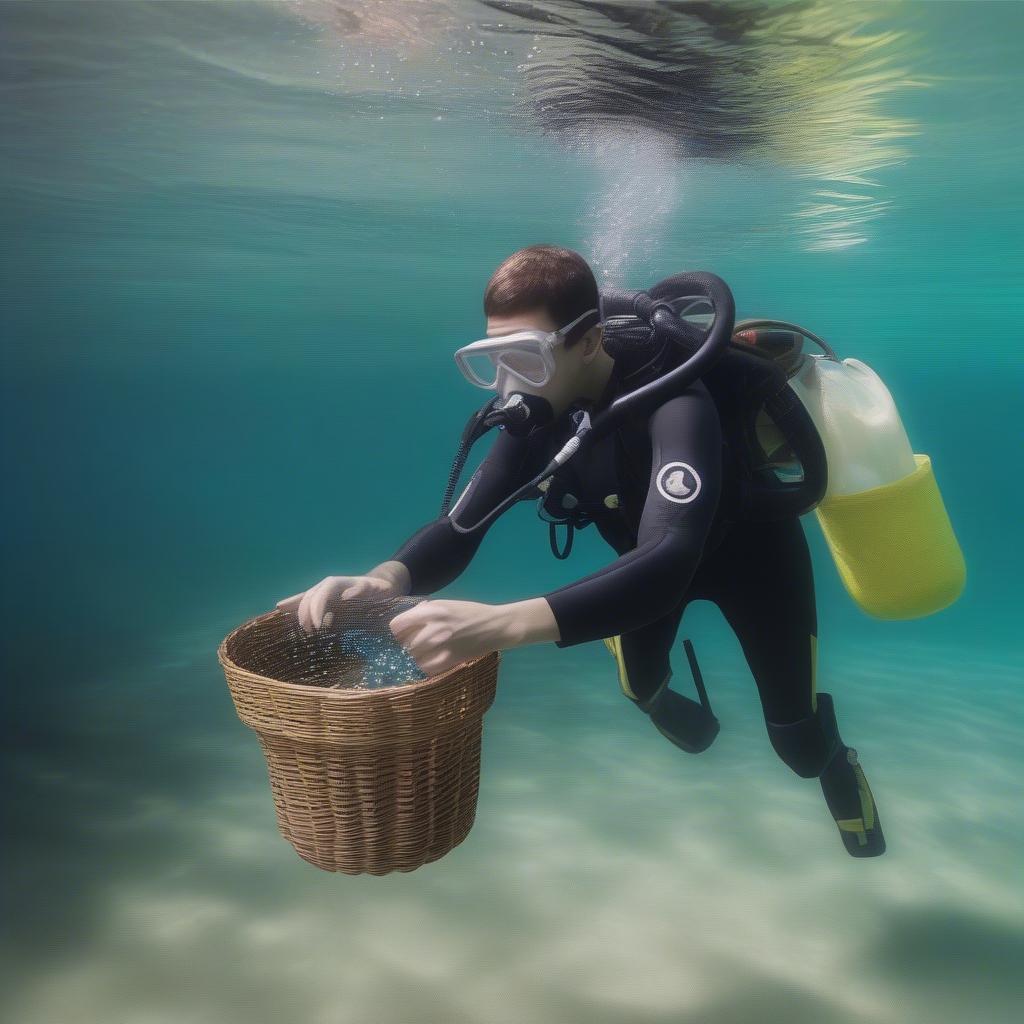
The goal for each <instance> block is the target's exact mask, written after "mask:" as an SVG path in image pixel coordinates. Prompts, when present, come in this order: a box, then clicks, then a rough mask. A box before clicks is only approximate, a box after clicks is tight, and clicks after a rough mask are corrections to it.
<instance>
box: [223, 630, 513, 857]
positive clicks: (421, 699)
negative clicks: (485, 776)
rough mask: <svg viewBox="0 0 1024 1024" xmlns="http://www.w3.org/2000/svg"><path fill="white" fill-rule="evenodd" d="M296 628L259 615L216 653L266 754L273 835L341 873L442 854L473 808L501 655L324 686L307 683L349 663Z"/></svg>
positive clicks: (458, 837) (460, 835) (460, 836)
mask: <svg viewBox="0 0 1024 1024" xmlns="http://www.w3.org/2000/svg"><path fill="white" fill-rule="evenodd" d="M294 624H295V616H294V615H293V614H291V613H286V612H284V611H280V610H275V611H272V612H268V613H266V614H264V615H259V616H257V617H256V618H254V619H250V620H249V621H248V622H245V623H243V624H242V625H241V626H239V627H238V628H237V629H235V630H233V631H232V632H231V633H229V634H228V635H227V636H226V637H225V638H224V640H223V641H222V642H221V644H220V647H219V648H218V650H217V657H218V659H219V661H220V663H221V665H222V666H223V668H224V674H225V675H226V677H227V682H228V689H229V690H230V691H231V697H232V700H233V701H234V703H235V709H236V710H237V712H238V717H239V718H240V719H241V720H242V721H243V722H244V723H245V724H246V725H247V726H249V727H250V728H251V729H254V730H255V732H256V735H257V737H258V738H259V741H260V746H261V747H262V748H263V753H264V754H265V756H266V759H267V768H268V771H269V774H270V789H271V792H272V793H273V797H274V807H275V809H276V812H277V823H278V827H279V828H280V830H281V834H282V835H283V836H284V837H285V839H287V840H288V842H289V843H291V844H292V846H293V847H294V848H295V850H296V852H297V853H298V854H299V856H300V857H302V858H303V859H304V860H307V861H309V863H311V864H315V865H316V866H317V867H318V868H323V869H324V870H325V871H341V872H344V873H345V874H350V875H357V874H362V873H369V874H372V875H384V874H388V873H389V872H391V871H413V870H415V869H416V868H418V867H420V866H421V865H423V864H427V863H429V862H430V861H435V860H438V859H439V858H440V857H443V856H444V855H445V854H446V853H448V851H449V850H452V849H454V848H455V847H456V846H458V845H459V843H461V842H462V841H463V840H464V839H465V838H466V836H467V835H469V831H470V829H471V828H472V826H473V821H474V818H475V816H476V803H477V793H478V791H479V784H480V743H481V737H482V732H483V716H484V712H486V711H487V709H488V708H489V707H490V706H491V704H492V703H493V701H494V695H495V690H496V687H497V678H498V661H499V658H500V655H499V653H498V652H497V651H492V652H490V653H489V654H486V655H484V656H483V657H480V658H476V659H474V660H472V661H467V662H463V663H462V664H460V665H456V666H455V667H454V668H451V669H449V670H448V671H446V672H443V673H441V674H440V675H436V676H431V677H430V678H428V679H424V680H421V681H414V682H410V683H407V684H405V685H402V686H392V687H387V688H383V689H376V690H366V689H352V688H347V689H346V688H340V689H339V688H327V687H325V685H324V683H323V682H322V681H321V682H320V685H310V683H311V682H313V680H315V679H316V678H318V677H322V676H324V675H325V674H329V675H330V676H331V677H332V678H335V679H337V678H341V679H344V677H345V673H346V672H347V671H350V670H351V669H352V666H350V665H346V664H344V663H342V662H341V661H339V657H338V655H337V654H335V655H333V658H334V662H333V663H330V662H329V661H325V656H326V657H327V658H330V657H332V656H331V655H330V653H329V651H330V648H329V647H328V646H327V645H326V644H325V643H324V638H323V637H322V636H319V635H318V634H317V633H312V634H308V635H307V634H303V633H302V632H301V631H299V630H297V629H296V628H295V625H294ZM325 652H327V654H326V655H325ZM311 666H315V668H311Z"/></svg>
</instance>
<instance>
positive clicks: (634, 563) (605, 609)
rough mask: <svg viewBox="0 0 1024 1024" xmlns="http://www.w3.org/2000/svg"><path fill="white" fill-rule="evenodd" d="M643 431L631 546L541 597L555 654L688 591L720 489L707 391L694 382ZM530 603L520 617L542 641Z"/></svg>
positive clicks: (664, 609) (629, 624) (664, 607)
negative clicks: (642, 487) (646, 450)
mask: <svg viewBox="0 0 1024 1024" xmlns="http://www.w3.org/2000/svg"><path fill="white" fill-rule="evenodd" d="M649 431H650V436H651V451H652V462H651V477H650V482H649V484H648V490H647V499H646V502H645V504H644V510H643V514H642V516H641V520H640V528H639V530H638V535H637V546H636V547H635V548H634V549H633V550H632V551H627V552H626V553H625V554H624V555H622V556H621V557H620V558H618V559H617V560H616V561H614V562H612V563H611V564H610V565H607V566H605V567H604V568H603V569H599V570H598V571H597V572H594V573H591V574H590V575H589V576H585V577H583V579H581V580H577V581H575V582H574V583H569V584H567V585H566V586H564V587H560V588H559V589H557V590H554V591H552V592H550V593H548V594H545V595H543V600H545V601H547V603H548V605H549V606H550V608H551V612H552V615H553V617H554V620H555V622H556V623H557V627H558V633H559V636H560V639H558V640H556V641H555V643H556V644H557V645H558V646H559V647H572V646H573V645H575V644H581V643H585V642H587V641H588V640H599V639H601V638H602V637H609V636H615V635H617V634H620V633H625V632H628V631H629V630H632V629H637V628H638V627H640V626H643V625H646V624H647V623H649V622H653V621H654V620H655V619H658V618H660V617H661V616H662V615H665V614H667V613H668V612H669V611H671V609H672V608H673V607H674V606H675V605H676V604H677V603H678V602H679V600H680V599H681V598H682V596H683V594H684V593H685V592H686V589H687V587H689V585H690V580H691V579H692V577H693V574H694V571H695V570H696V568H697V563H698V562H699V561H700V557H701V553H702V551H703V549H704V542H705V540H706V539H707V536H708V532H709V531H710V529H711V524H712V521H713V520H714V516H715V510H716V509H717V507H718V499H719V494H720V492H721V487H722V451H721V446H722V433H721V424H720V423H719V419H718V410H717V409H716V407H715V404H714V401H713V399H712V398H711V395H710V393H709V392H708V390H707V387H706V386H705V385H704V384H703V383H702V382H700V381H698V382H696V383H695V384H694V385H692V386H691V387H690V388H688V389H687V390H686V391H685V392H684V393H683V394H682V395H677V396H676V397H674V398H671V399H669V400H668V401H667V402H665V403H664V404H662V405H661V406H659V407H658V409H657V410H655V412H654V413H653V414H652V416H651V419H650V424H649ZM674 463H680V464H683V465H681V466H674V465H673V464H674ZM698 480H699V485H698V482H697V481H698ZM530 603H531V602H522V605H523V609H521V610H522V611H526V612H528V613H529V616H530V620H531V621H533V622H534V623H535V627H534V628H535V629H537V630H538V631H539V632H540V633H541V634H545V635H549V634H550V623H548V624H545V622H544V619H543V617H541V616H539V615H537V614H536V612H535V611H533V610H531V609H528V608H526V605H528V604H530ZM507 607H515V606H507ZM520 642H522V643H530V642H534V641H532V640H529V639H527V640H522V641H520Z"/></svg>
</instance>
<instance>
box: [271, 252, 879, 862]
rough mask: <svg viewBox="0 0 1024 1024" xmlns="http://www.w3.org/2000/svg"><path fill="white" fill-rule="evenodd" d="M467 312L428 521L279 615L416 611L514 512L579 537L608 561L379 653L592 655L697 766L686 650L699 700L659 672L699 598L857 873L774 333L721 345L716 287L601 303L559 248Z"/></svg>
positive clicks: (817, 454) (821, 482)
mask: <svg viewBox="0 0 1024 1024" xmlns="http://www.w3.org/2000/svg"><path fill="white" fill-rule="evenodd" d="M695 308H705V309H707V310H709V312H713V321H712V323H711V325H710V326H709V327H708V328H707V331H706V332H705V331H703V330H702V329H701V327H700V326H699V325H698V324H697V323H695V322H693V316H691V319H690V320H687V319H686V317H685V316H684V315H682V314H684V313H686V312H690V313H691V314H692V313H693V310H694V309H695ZM484 313H485V315H486V317H487V336H486V337H485V338H481V339H479V340H478V341H475V342H473V343H472V344H469V345H466V346H463V347H462V348H460V349H459V350H458V351H457V352H456V354H455V361H456V364H457V366H458V367H459V369H460V370H461V371H462V373H463V375H464V376H465V377H466V379H467V380H468V381H469V382H470V383H472V384H473V385H474V386H476V387H479V388H482V389H485V390H488V391H491V392H493V393H494V395H493V397H492V398H491V399H490V401H488V402H487V403H486V405H485V406H484V407H483V408H482V409H480V410H478V411H477V412H476V413H474V414H473V416H471V417H470V421H469V423H467V426H466V430H465V431H464V433H463V437H462V444H461V445H460V449H459V452H458V454H457V456H456V460H455V465H454V466H453V467H452V474H451V477H450V479H449V482H448V489H447V493H446V495H445V498H444V501H443V502H442V509H441V514H440V515H439V516H438V517H437V518H436V519H434V520H432V521H431V522H429V523H427V524H426V525H424V526H423V527H422V528H421V529H419V530H418V531H417V532H416V533H415V534H413V536H411V537H410V538H409V539H408V540H407V541H406V542H405V543H404V544H402V545H401V547H400V548H398V550H397V551H396V552H395V553H394V555H393V556H392V557H391V559H389V560H388V561H386V562H383V563H382V564H381V565H378V566H376V567H374V568H373V569H371V570H369V571H368V572H367V573H366V574H365V575H363V576H329V577H326V578H325V579H324V580H322V581H321V582H320V583H319V584H317V585H315V586H314V587H311V588H310V589H309V590H307V591H304V592H301V593H299V594H295V595H293V596H292V597H290V598H286V599H283V600H282V601H279V602H278V607H279V608H282V609H284V610H286V611H293V612H295V614H296V615H297V616H298V619H299V622H300V624H301V625H302V627H303V628H304V629H306V630H311V629H316V628H320V627H321V626H325V627H326V626H329V625H330V623H331V620H332V615H333V613H332V608H335V609H336V608H337V602H338V601H342V600H349V599H352V598H355V597H359V596H363V597H366V596H370V595H373V594H402V595H408V594H414V595H429V594H432V593H434V592H436V591H437V590H440V589H441V588H443V587H445V586H447V585H448V584H449V583H451V582H452V581H453V580H455V579H456V578H457V577H458V576H459V575H460V574H461V573H462V572H463V571H464V570H465V569H466V567H467V566H468V565H469V563H470V561H471V559H472V558H473V556H474V554H475V553H476V551H477V549H478V548H479V545H480V543H481V541H482V539H483V536H484V534H485V533H486V531H487V529H488V528H489V526H490V525H491V524H492V523H493V522H494V520H495V519H496V518H497V516H498V515H500V514H501V513H502V512H503V511H505V510H507V508H509V507H511V505H513V504H516V503H518V502H520V501H527V500H535V501H536V502H537V503H538V514H539V515H540V517H541V518H542V519H543V520H545V521H546V522H547V523H548V524H549V537H550V542H551V547H552V551H553V553H554V554H555V557H556V558H566V557H568V555H569V553H570V551H571V548H572V537H573V531H574V530H576V529H582V528H585V527H586V526H588V525H590V524H591V523H594V524H596V526H597V530H598V532H599V533H600V535H601V537H602V538H603V539H604V540H605V541H606V542H607V543H608V544H609V545H610V546H611V547H612V548H613V549H614V550H615V552H616V553H617V555H618V557H617V558H616V559H615V560H614V561H612V562H611V563H610V564H608V565H607V566H604V567H603V568H601V569H599V570H597V571H596V572H593V573H590V574H589V575H587V576H585V577H583V578H582V579H578V580H575V581H573V582H570V583H567V584H566V585H564V586H561V587H558V588H557V589H555V590H552V591H550V592H549V593H546V594H544V595H542V596H540V597H535V598H531V599H527V600H523V601H517V602H513V603H510V604H505V605H488V604H482V603H478V602H469V601H452V600H424V601H422V602H420V603H419V604H417V605H416V606H415V607H412V608H409V609H408V610H406V611H404V612H402V613H401V614H399V615H398V616H396V617H395V618H394V619H393V620H392V621H391V631H392V633H393V635H394V636H395V638H396V639H397V640H398V641H399V642H401V643H402V644H403V646H405V648H406V649H407V650H408V651H409V653H410V654H411V655H412V656H413V658H414V659H415V660H416V662H417V664H418V665H419V666H420V668H421V669H422V670H423V671H424V672H428V673H431V674H436V673H440V672H442V671H445V670H446V669H448V668H451V667H453V666H454V665H456V664H459V663H461V662H463V661H467V660H469V659H471V658H475V657H479V656H481V655H483V654H485V653H487V652H489V651H493V650H506V649H509V648H511V647H516V646H521V645H524V644H529V643H538V642H546V641H552V642H554V643H555V644H556V646H558V647H570V646H575V645H576V644H581V643H586V642H589V641H593V640H602V641H603V642H604V644H605V646H606V647H607V649H608V651H609V652H610V653H611V655H612V656H613V657H614V659H615V662H616V668H617V673H618V681H619V684H620V687H621V689H622V692H623V694H624V695H625V696H626V698H628V699H629V700H630V701H631V702H632V703H633V704H634V705H635V706H636V707H637V708H639V709H640V711H641V712H643V713H644V714H646V715H648V716H649V717H650V720H651V722H652V723H653V724H654V726H655V728H656V729H657V730H658V731H659V732H660V733H661V734H662V735H663V736H665V737H666V738H667V739H668V740H669V741H670V742H672V743H673V744H675V745H676V746H677V747H679V748H680V749H682V750H684V751H686V752H689V753H699V752H701V751H703V750H706V749H707V748H708V747H709V746H710V744H711V743H712V742H713V740H714V739H715V736H716V735H717V733H718V731H719V721H718V719H717V717H716V716H715V715H714V713H713V711H712V709H711V705H710V702H709V700H708V697H707V693H706V690H705V688H704V684H703V680H702V678H701V675H700V670H699V667H698V665H697V662H696V658H695V655H694V651H693V645H692V644H691V643H690V641H689V640H687V641H685V644H684V646H685V650H686V655H687V659H688V662H689V667H690V670H691V673H692V675H693V679H694V683H695V685H696V688H697V694H698V697H699V700H697V701H695V700H692V699H691V698H689V697H687V696H685V695H683V694H682V693H679V692H677V691H676V690H675V689H672V688H671V687H670V686H669V682H670V680H671V678H672V675H673V671H672V666H671V663H670V653H671V649H672V647H673V644H674V643H675V639H676V634H677V631H678V628H679V624H680V620H681V619H682V616H683V614H684V612H685V610H686V608H687V606H688V605H689V603H690V602H691V601H695V600H707V601H712V602H714V603H715V604H716V605H717V606H718V607H719V609H720V610H721V611H722V614H723V615H724V617H725V619H726V620H727V622H728V623H729V625H730V627H731V628H732V630H733V631H734V632H735V634H736V636H737V638H738V640H739V643H740V645H741V647H742V650H743V653H744V656H745V658H746V661H747V663H748V665H749V667H750V670H751V673H752V675H753V677H754V681H755V683H756V685H757V689H758V693H759V696H760V700H761V706H762V711H763V714H764V720H765V726H766V729H767V732H768V737H769V740H770V742H771V744H772V747H773V748H774V750H775V751H776V753H777V754H778V756H779V757H780V758H781V759H782V761H783V762H784V763H785V764H786V765H787V766H789V768H791V769H792V770H793V771H794V772H796V774H797V775H799V776H801V777H802V778H817V779H818V780H819V782H820V785H821V790H822V793H823V795H824V799H825V802H826V804H827V806H828V810H829V812H830V814H831V816H832V818H833V820H834V822H835V824H836V825H837V826H838V830H839V834H840V836H841V839H842V841H843V844H844V846H845V848H846V850H847V851H848V852H849V853H850V854H851V855H852V856H855V857H871V856H877V855H879V854H881V853H883V852H884V851H885V839H884V837H883V834H882V827H881V822H880V821H879V816H878V810H877V807H876V806H875V801H874V798H873V795H872V792H871V789H870V787H869V785H868V782H867V779H866V777H865V775H864V770H863V768H862V766H861V764H860V763H859V760H858V757H857V752H856V750H855V749H854V748H853V747H850V746H847V745H846V744H845V743H844V742H843V740H842V739H841V738H840V734H839V728H838V725H837V721H836V714H835V707H834V702H833V700H832V697H831V695H830V694H828V693H824V692H818V691H817V680H816V663H817V632H818V627H817V617H816V606H815V594H814V580H813V575H812V567H811V557H810V552H809V550H808V546H807V540H806V538H805V536H804V531H803V527H802V525H801V523H800V516H801V515H804V514H805V513H807V512H809V511H811V510H813V509H814V508H815V507H816V505H817V504H818V503H819V502H820V501H821V499H822V496H823V494H824V492H825V488H826V481H827V475H828V474H827V467H826V462H825V453H824V449H823V446H822V441H821V438H820V436H819V434H818V431H817V430H816V428H815V425H814V422H813V421H812V419H811V418H810V416H809V415H808V413H807V411H806V409H804V407H803V406H802V405H801V403H800V402H799V401H798V400H796V398H795V397H794V395H793V392H792V391H791V390H789V388H788V387H787V386H786V374H785V372H783V369H781V368H780V366H782V365H783V364H784V362H785V358H786V357H787V353H791V349H787V348H786V345H785V341H786V337H785V336H786V332H778V331H775V332H763V339H762V340H763V341H764V343H765V344H764V348H763V349H761V348H759V346H758V345H756V344H750V343H749V340H745V339H744V338H742V337H740V338H739V339H737V338H736V337H735V336H734V327H735V326H739V325H735V324H734V315H735V310H734V306H733V300H732V295H731V293H730V291H729V289H728V288H727V287H726V286H725V283H724V282H723V281H721V279H720V278H717V277H716V276H715V275H713V274H708V273H703V272H699V273H685V274H679V275H675V276H674V277H672V278H668V279H666V281H664V282H661V283H660V284H659V285H657V286H655V287H653V288H650V289H648V290H646V291H624V290H616V289H606V290H603V291H599V289H598V286H597V282H596V279H595V277H594V274H593V272H592V270H591V269H590V267H589V266H588V264H587V263H586V261H585V260H584V259H583V257H582V256H581V255H580V254H578V253H576V252H574V251H573V250H571V249H566V248H561V247H558V246H554V245H534V246H530V247H529V248H526V249H522V250H520V251H518V252H516V253H513V254H512V255H511V256H509V257H508V258H507V259H506V260H504V262H503V263H502V264H501V265H500V266H499V267H498V268H497V270H496V271H495V272H494V274H493V275H492V277H491V279H490V281H489V283H488V285H487V287H486V291H485V294H484ZM693 315H696V314H693ZM741 333H742V332H741ZM756 333H757V332H747V334H748V335H755V334H756ZM805 333H806V332H805ZM780 337H781V339H782V340H781V341H780ZM773 342H777V343H779V345H780V346H781V347H780V350H779V352H774V351H773V350H772V347H771V346H772V343H773ZM780 352H781V357H780ZM766 417H767V418H766ZM492 428H497V437H496V440H495V441H494V443H493V444H492V446H491V448H490V450H489V451H488V453H487V455H486V457H485V458H484V459H483V460H482V461H481V463H480V464H479V466H478V468H477V469H476V471H475V472H474V474H473V476H472V478H471V479H470V480H469V482H468V483H467V485H466V486H465V487H464V489H463V490H462V492H461V494H460V495H459V497H458V499H457V500H456V501H455V503H454V505H452V506H451V508H450V509H449V507H448V506H449V502H450V499H451V496H452V493H453V490H454V487H455V483H456V480H457V477H458V474H459V472H461V469H462V464H463V463H464V462H465V458H466V455H467V453H468V450H469V447H470V446H471V445H472V444H473V443H474V442H475V440H477V439H479V438H480V437H481V436H483V434H484V433H486V432H487V431H488V430H490V429H492ZM766 428H767V429H766ZM771 431H775V433H774V434H772V433H771ZM768 437H774V441H771V442H766V440H765V439H766V438H768ZM766 443H767V445H768V447H769V448H770V449H772V450H771V451H767V452H766V451H765V445H766ZM794 460H795V461H797V462H798V463H799V465H800V467H801V470H802V473H801V475H800V477H799V478H793V479H788V480H785V479H780V478H779V476H778V475H777V474H776V472H775V471H776V470H777V469H779V468H780V467H785V466H786V465H790V464H792V463H793V461H794ZM559 527H564V529H565V531H566V533H565V542H564V544H559V543H558V536H557V529H558V528H559Z"/></svg>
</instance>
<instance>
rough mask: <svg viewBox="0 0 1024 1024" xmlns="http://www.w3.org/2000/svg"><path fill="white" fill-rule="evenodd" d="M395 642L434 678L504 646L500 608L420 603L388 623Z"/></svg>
mask: <svg viewBox="0 0 1024 1024" xmlns="http://www.w3.org/2000/svg"><path fill="white" fill-rule="evenodd" d="M391 632H392V634H393V635H394V637H395V639H396V640H397V641H398V642H399V643H400V644H401V645H402V646H403V647H404V648H405V649H406V650H407V651H408V652H409V654H411V655H412V658H413V660H414V661H415V662H416V664H417V665H418V666H419V667H420V669H421V670H422V671H423V672H426V673H427V674H428V675H431V676H434V675H438V674H439V673H441V672H445V671H447V670H448V669H450V668H453V667H454V666H456V665H459V664H461V663H462V662H464V661H470V660H472V659H473V658H479V657H481V656H482V655H484V654H488V653H489V652H491V651H495V650H501V649H502V647H503V646H507V640H508V637H507V635H506V633H507V622H506V619H505V617H504V615H503V614H502V606H501V605H491V604H480V603H479V602H477V601H447V600H439V601H421V602H420V603H419V604H417V605H416V606H415V607H414V608H409V609H407V610H406V611H404V612H402V613H401V614H399V615H396V616H395V617H394V618H393V619H392V620H391Z"/></svg>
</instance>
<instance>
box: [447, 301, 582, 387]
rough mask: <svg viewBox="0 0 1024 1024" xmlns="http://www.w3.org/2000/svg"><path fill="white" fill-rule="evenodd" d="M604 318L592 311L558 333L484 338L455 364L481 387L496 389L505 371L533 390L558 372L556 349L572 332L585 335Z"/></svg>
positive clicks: (457, 357) (465, 349)
mask: <svg viewBox="0 0 1024 1024" xmlns="http://www.w3.org/2000/svg"><path fill="white" fill-rule="evenodd" d="M600 319H601V313H600V311H599V310H597V309H588V310H587V311H586V313H583V314H582V315H581V316H578V317H576V319H575V320H573V322H572V323H570V324H566V325H565V326H564V327H561V328H559V329H558V330H557V331H539V330H525V331H514V332H513V333H511V334H502V335H498V336H496V337H493V338H481V339H480V340H479V341H474V342H473V343H472V344H470V345H464V346H463V347H462V348H460V349H458V351H456V353H455V363H456V365H457V366H458V368H459V369H460V370H461V371H462V375H463V376H464V377H465V378H466V380H468V381H469V382H470V384H475V385H476V386H477V387H478V388H487V389H489V390H493V389H495V388H496V387H497V383H498V374H499V372H501V371H502V370H504V371H505V373H506V374H507V375H511V376H512V377H513V378H515V379H516V380H519V381H522V382H523V383H524V384H528V385H529V386H530V387H534V388H539V387H543V386H544V385H545V384H547V382H548V381H549V380H551V377H552V375H553V374H554V372H555V356H554V347H555V346H556V345H558V344H560V343H561V342H563V341H565V340H566V339H567V338H568V337H569V335H570V334H572V333H575V334H577V335H582V334H583V333H585V332H586V331H588V330H590V328H591V327H593V326H594V325H595V324H597V323H599V322H600Z"/></svg>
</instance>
